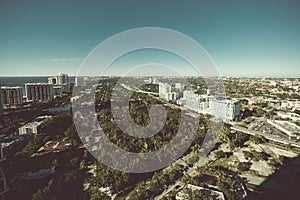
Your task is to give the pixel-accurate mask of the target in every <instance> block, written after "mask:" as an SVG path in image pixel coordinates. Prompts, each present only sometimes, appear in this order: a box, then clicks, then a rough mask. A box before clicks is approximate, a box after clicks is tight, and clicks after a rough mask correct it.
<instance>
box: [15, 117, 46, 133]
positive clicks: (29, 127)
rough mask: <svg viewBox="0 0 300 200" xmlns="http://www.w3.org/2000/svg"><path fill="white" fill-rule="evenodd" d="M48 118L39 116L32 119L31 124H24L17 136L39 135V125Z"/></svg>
mask: <svg viewBox="0 0 300 200" xmlns="http://www.w3.org/2000/svg"><path fill="white" fill-rule="evenodd" d="M49 117H50V116H41V117H37V118H36V119H34V120H33V121H32V122H30V123H28V124H25V125H23V126H21V127H20V128H19V135H23V134H39V133H40V131H39V128H40V125H41V124H42V123H43V121H44V120H45V119H46V118H49Z"/></svg>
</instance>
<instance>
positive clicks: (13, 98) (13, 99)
mask: <svg viewBox="0 0 300 200" xmlns="http://www.w3.org/2000/svg"><path fill="white" fill-rule="evenodd" d="M22 90H23V88H22V87H1V97H2V99H1V100H2V104H3V106H4V107H13V106H18V105H21V104H22V103H23V91H22Z"/></svg>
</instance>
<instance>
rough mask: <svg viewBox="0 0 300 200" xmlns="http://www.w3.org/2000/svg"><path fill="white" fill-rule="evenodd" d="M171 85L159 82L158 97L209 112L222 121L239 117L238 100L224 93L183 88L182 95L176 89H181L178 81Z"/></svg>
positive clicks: (195, 110) (201, 111)
mask: <svg viewBox="0 0 300 200" xmlns="http://www.w3.org/2000/svg"><path fill="white" fill-rule="evenodd" d="M175 86H176V87H174V88H173V87H172V86H171V85H170V84H168V83H159V97H160V98H162V99H164V100H177V101H176V103H177V104H178V105H181V106H183V107H185V108H187V109H189V110H192V111H194V112H197V113H202V114H211V115H214V116H215V117H218V118H221V119H223V120H224V121H233V120H237V119H238V118H239V117H240V106H241V104H240V101H239V100H232V99H227V98H226V97H225V95H218V94H215V93H214V92H213V91H211V90H207V94H201V95H199V94H196V93H194V92H193V91H191V90H183V91H182V92H181V93H182V97H181V98H179V97H180V95H179V93H178V92H173V89H174V90H176V89H177V91H178V89H182V88H183V87H182V86H181V84H180V83H176V84H175Z"/></svg>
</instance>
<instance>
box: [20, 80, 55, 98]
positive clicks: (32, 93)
mask: <svg viewBox="0 0 300 200" xmlns="http://www.w3.org/2000/svg"><path fill="white" fill-rule="evenodd" d="M25 88H26V96H27V101H47V100H51V99H53V97H54V93H53V84H51V83H27V84H25Z"/></svg>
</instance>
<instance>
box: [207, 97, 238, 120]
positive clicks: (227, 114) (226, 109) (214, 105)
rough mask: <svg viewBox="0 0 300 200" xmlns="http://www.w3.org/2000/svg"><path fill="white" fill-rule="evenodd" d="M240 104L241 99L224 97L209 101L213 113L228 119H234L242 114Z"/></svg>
mask: <svg viewBox="0 0 300 200" xmlns="http://www.w3.org/2000/svg"><path fill="white" fill-rule="evenodd" d="M240 106H241V104H240V101H239V100H229V99H224V100H212V101H210V102H209V107H210V110H211V114H212V115H214V116H216V117H219V118H222V119H225V120H226V121H233V120H235V119H237V118H238V117H239V116H240Z"/></svg>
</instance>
